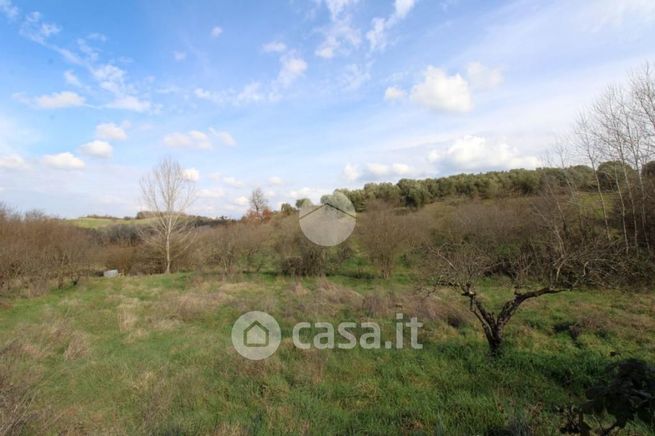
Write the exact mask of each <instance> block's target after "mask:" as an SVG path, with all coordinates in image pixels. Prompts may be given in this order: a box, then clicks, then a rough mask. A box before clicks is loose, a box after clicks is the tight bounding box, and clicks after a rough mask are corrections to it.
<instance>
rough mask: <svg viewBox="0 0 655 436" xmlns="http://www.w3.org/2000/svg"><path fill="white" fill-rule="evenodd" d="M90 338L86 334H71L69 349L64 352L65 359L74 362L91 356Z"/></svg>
mask: <svg viewBox="0 0 655 436" xmlns="http://www.w3.org/2000/svg"><path fill="white" fill-rule="evenodd" d="M89 348H90V341H89V336H88V335H87V334H86V333H84V332H79V331H75V332H73V333H72V334H71V338H70V342H68V347H67V348H66V351H64V359H66V360H74V359H78V358H80V357H84V356H86V355H88V354H89Z"/></svg>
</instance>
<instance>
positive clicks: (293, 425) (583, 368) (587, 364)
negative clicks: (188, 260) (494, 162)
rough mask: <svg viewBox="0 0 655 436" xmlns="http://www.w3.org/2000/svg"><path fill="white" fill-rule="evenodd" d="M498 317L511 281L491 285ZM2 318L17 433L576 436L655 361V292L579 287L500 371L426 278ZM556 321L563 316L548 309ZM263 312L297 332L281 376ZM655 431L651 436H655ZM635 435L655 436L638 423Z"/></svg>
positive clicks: (131, 284)
mask: <svg viewBox="0 0 655 436" xmlns="http://www.w3.org/2000/svg"><path fill="white" fill-rule="evenodd" d="M480 289H481V290H482V291H483V292H482V293H483V295H484V300H485V302H486V303H489V304H491V305H492V306H494V307H495V306H497V305H499V304H501V302H502V301H504V300H506V299H507V298H508V297H509V296H510V295H511V291H508V289H509V287H508V286H507V283H505V282H504V281H502V280H501V279H487V280H485V281H484V282H483V283H482V284H481V285H480ZM1 304H2V309H1V310H0V344H1V347H2V348H0V371H1V372H0V384H1V386H0V388H2V392H3V398H2V403H3V404H2V407H0V410H1V413H2V416H0V423H1V424H0V433H2V434H4V433H8V434H13V433H16V434H89V433H93V434H221V435H224V434H234V435H238V434H282V433H296V434H328V433H329V434H355V433H357V434H362V433H365V434H442V435H473V434H539V435H541V434H558V433H559V430H558V429H559V427H560V426H561V424H562V419H561V416H560V415H559V413H558V407H563V406H566V405H567V404H570V403H576V402H579V401H580V400H582V399H583V398H584V391H585V389H586V388H587V387H588V386H589V385H590V384H591V383H592V382H593V381H594V380H595V379H596V378H597V377H598V376H599V375H600V374H601V373H602V371H603V369H604V368H605V367H606V365H607V364H608V363H611V362H613V361H616V360H617V359H624V358H629V357H638V358H641V359H645V360H647V361H654V360H655V343H654V341H653V337H655V318H654V317H653V315H654V308H655V295H653V294H652V293H643V294H642V293H639V294H635V293H634V292H630V293H624V292H620V291H610V290H607V291H599V290H580V289H578V290H572V291H569V292H565V293H561V294H557V295H552V296H544V297H542V298H539V299H536V300H534V301H531V302H529V303H526V304H525V305H524V306H523V307H522V309H521V311H519V312H518V313H517V315H516V316H515V318H514V319H513V320H512V323H511V324H510V325H509V326H508V328H507V331H506V337H507V347H506V350H505V352H504V354H502V355H501V356H500V357H497V358H495V359H492V358H490V357H489V355H488V352H487V344H486V342H485V339H484V337H483V335H482V333H481V330H480V328H479V325H478V324H477V320H476V319H475V318H474V317H473V315H472V313H471V312H469V310H468V302H467V301H466V299H465V298H463V297H462V296H460V295H459V294H458V293H457V292H454V291H453V290H451V289H447V288H443V289H437V290H436V291H435V292H433V293H430V294H427V293H425V292H424V291H421V290H419V289H418V288H417V287H416V286H415V283H414V282H413V281H412V280H411V278H410V276H409V275H407V274H405V273H404V272H403V271H400V272H398V273H397V274H395V275H394V277H393V278H392V279H390V280H382V279H378V278H374V276H371V277H357V278H355V277H353V276H352V275H328V276H326V277H315V278H312V277H305V278H291V277H283V276H279V275H275V274H268V273H265V272H262V273H258V274H242V275H237V276H235V277H233V278H230V279H226V278H224V277H223V276H221V275H218V274H216V273H213V272H205V273H203V272H193V273H174V274H170V275H151V276H135V277H119V278H116V279H105V278H83V279H82V280H81V281H80V282H79V283H78V285H77V286H74V287H67V288H63V289H58V290H52V291H51V292H49V293H47V294H44V295H41V296H37V297H32V298H20V297H16V298H12V299H4V300H2V302H1ZM546 308H547V310H546ZM249 310H262V311H266V312H268V313H270V314H271V315H273V316H274V317H275V318H276V319H277V321H278V322H279V323H280V325H281V327H282V330H283V341H282V344H281V346H280V348H279V349H278V350H277V352H276V353H275V354H274V355H273V356H271V357H270V358H268V359H265V360H263V361H249V360H247V359H244V358H243V357H241V356H240V355H239V354H237V353H236V351H235V350H234V348H233V347H232V344H231V340H230V331H231V326H232V323H233V322H234V321H235V319H236V318H237V317H238V316H239V315H240V314H242V313H244V312H246V311H249ZM399 311H400V312H402V313H404V314H405V315H412V316H417V317H418V318H419V320H420V321H421V322H423V323H424V326H423V327H422V328H421V330H420V332H419V342H420V343H422V344H423V346H424V347H423V349H421V350H412V349H410V348H405V349H401V350H395V349H394V350H386V349H381V350H362V349H360V348H355V349H353V350H317V349H313V348H312V349H310V350H300V349H297V348H295V347H294V346H293V344H292V342H291V339H290V329H291V328H292V326H293V325H294V324H295V323H296V322H298V321H309V322H315V321H331V322H340V321H347V320H349V321H358V322H359V321H362V320H373V321H377V322H378V323H379V324H380V325H381V326H382V329H383V333H386V334H387V335H392V334H393V320H394V314H395V313H396V312H399ZM649 431H650V433H649ZM623 434H653V433H652V430H648V429H647V428H646V427H644V426H643V424H635V423H631V424H629V426H628V427H627V428H626V430H624V433H623Z"/></svg>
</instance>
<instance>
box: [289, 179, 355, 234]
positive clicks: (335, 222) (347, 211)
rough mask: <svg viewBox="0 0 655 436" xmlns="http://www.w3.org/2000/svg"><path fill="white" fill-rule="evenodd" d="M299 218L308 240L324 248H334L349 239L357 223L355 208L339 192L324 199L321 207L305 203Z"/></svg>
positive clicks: (301, 207)
mask: <svg viewBox="0 0 655 436" xmlns="http://www.w3.org/2000/svg"><path fill="white" fill-rule="evenodd" d="M298 218H299V221H300V228H301V230H302V232H303V233H304V234H305V236H306V237H307V239H309V240H310V241H312V242H313V243H315V244H317V245H321V246H323V247H334V246H335V245H339V244H341V243H342V242H343V241H345V240H346V239H348V237H350V235H351V233H352V232H353V230H354V229H355V223H356V221H357V219H356V214H355V207H354V206H353V204H352V203H351V202H350V200H349V199H348V197H346V196H345V195H344V194H342V193H341V192H338V191H337V192H335V193H334V194H332V195H326V196H325V197H323V198H322V199H321V204H320V205H319V206H316V205H313V204H312V203H311V202H309V201H306V202H305V203H303V204H302V205H301V206H300V211H299V214H298Z"/></svg>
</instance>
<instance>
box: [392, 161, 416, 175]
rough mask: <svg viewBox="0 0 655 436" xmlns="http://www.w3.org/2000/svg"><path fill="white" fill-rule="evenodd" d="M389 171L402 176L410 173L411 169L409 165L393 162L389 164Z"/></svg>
mask: <svg viewBox="0 0 655 436" xmlns="http://www.w3.org/2000/svg"><path fill="white" fill-rule="evenodd" d="M391 171H392V172H393V173H394V174H397V175H399V176H403V175H405V174H409V173H411V171H412V169H411V168H410V167H409V165H406V164H401V163H395V164H392V165H391Z"/></svg>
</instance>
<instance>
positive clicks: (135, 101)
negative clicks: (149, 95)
mask: <svg viewBox="0 0 655 436" xmlns="http://www.w3.org/2000/svg"><path fill="white" fill-rule="evenodd" d="M107 107H108V108H110V109H123V110H127V111H134V112H147V111H149V110H150V107H151V103H150V102H149V101H147V100H141V99H139V98H137V97H134V96H132V95H126V96H122V97H118V98H117V99H115V100H114V101H112V102H111V103H109V104H108V105H107Z"/></svg>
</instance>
